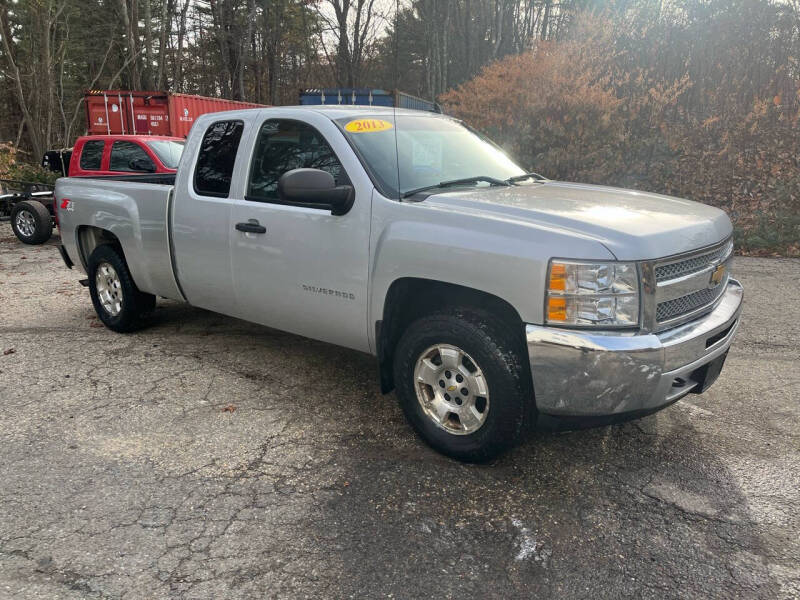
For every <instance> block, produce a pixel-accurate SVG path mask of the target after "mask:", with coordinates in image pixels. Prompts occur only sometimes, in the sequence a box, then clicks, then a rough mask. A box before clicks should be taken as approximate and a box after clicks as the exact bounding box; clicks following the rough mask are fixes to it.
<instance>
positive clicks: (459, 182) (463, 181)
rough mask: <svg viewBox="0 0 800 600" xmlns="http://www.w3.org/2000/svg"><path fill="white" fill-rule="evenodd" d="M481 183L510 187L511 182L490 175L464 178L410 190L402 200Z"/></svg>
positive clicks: (404, 194)
mask: <svg viewBox="0 0 800 600" xmlns="http://www.w3.org/2000/svg"><path fill="white" fill-rule="evenodd" d="M479 181H485V182H486V183H489V184H491V185H502V186H509V185H511V182H510V181H508V180H506V181H503V180H502V179H497V178H496V177H489V176H488V175H477V176H475V177H464V178H462V179H450V180H449V181H440V182H439V183H436V184H434V185H426V186H425V187H421V188H417V189H415V190H409V191H407V192H404V193H403V195H402V196H401V198H408V197H409V196H413V195H414V194H419V193H420V192H427V191H428V190H435V189H436V188H443V187H451V186H454V185H468V184H470V183H478V182H479Z"/></svg>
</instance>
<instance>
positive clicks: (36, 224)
mask: <svg viewBox="0 0 800 600" xmlns="http://www.w3.org/2000/svg"><path fill="white" fill-rule="evenodd" d="M11 229H13V230H14V235H16V236H17V238H18V239H19V241H21V242H22V243H23V244H44V243H45V242H46V241H47V240H49V239H50V236H51V235H52V234H53V220H52V218H51V217H50V211H48V210H47V207H46V206H45V205H44V204H42V203H41V202H37V201H36V200H23V201H22V202H18V203H17V204H16V205H14V208H12V209H11Z"/></svg>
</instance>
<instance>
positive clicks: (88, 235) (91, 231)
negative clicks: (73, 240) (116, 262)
mask: <svg viewBox="0 0 800 600" xmlns="http://www.w3.org/2000/svg"><path fill="white" fill-rule="evenodd" d="M103 244H110V245H112V246H115V247H116V248H117V250H119V252H120V254H121V255H122V257H123V259H124V258H125V254H124V253H123V252H122V244H120V241H119V238H117V236H115V235H114V234H113V233H111V232H110V231H108V230H107V229H101V228H99V227H94V226H92V225H82V226H81V227H79V228H78V254H79V255H80V259H81V263H83V268H84V270H86V269H87V267H88V263H89V256H91V254H92V252H94V249H95V248H97V247H98V246H101V245H103Z"/></svg>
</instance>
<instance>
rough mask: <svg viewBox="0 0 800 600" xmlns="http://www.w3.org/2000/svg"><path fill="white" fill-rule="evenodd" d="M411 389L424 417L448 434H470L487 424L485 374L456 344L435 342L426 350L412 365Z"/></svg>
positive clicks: (487, 386)
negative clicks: (412, 378)
mask: <svg viewBox="0 0 800 600" xmlns="http://www.w3.org/2000/svg"><path fill="white" fill-rule="evenodd" d="M414 389H415V391H416V393H417V401H418V402H419V405H420V407H421V408H422V411H423V413H424V414H425V416H426V417H428V419H430V420H431V421H432V422H433V423H434V424H435V425H436V426H437V427H439V428H441V429H444V430H445V431H447V432H448V433H451V434H453V435H469V434H471V433H475V432H476V431H478V430H479V429H480V428H481V427H482V426H483V425H484V423H486V417H487V416H488V414H489V385H488V383H487V381H486V376H485V375H484V373H483V370H482V369H481V368H480V367H479V366H478V363H476V362H475V360H474V359H473V358H472V357H471V356H470V355H469V354H467V353H466V352H464V351H463V350H462V349H461V348H459V347H458V346H453V345H451V344H436V345H434V346H431V347H430V348H428V349H427V350H425V351H424V352H423V353H422V354H421V355H420V357H419V358H418V359H417V363H416V366H415V368H414Z"/></svg>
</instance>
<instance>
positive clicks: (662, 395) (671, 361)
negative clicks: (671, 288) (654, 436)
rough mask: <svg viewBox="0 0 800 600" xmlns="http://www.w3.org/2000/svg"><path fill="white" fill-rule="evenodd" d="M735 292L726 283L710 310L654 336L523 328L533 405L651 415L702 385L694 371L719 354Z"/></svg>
mask: <svg viewBox="0 0 800 600" xmlns="http://www.w3.org/2000/svg"><path fill="white" fill-rule="evenodd" d="M742 296H743V290H742V286H741V284H740V283H739V282H738V281H736V280H735V279H731V280H729V281H728V284H727V287H726V289H725V292H724V293H723V294H722V297H721V298H720V300H719V302H718V303H717V305H716V306H715V307H714V309H713V310H712V311H711V312H710V313H708V314H706V315H704V316H702V317H700V318H698V319H695V320H694V321H690V322H689V323H685V324H683V325H680V326H678V327H675V328H673V329H668V330H666V331H662V332H660V333H647V334H642V333H636V332H588V331H586V330H577V329H558V328H556V327H542V326H539V325H527V326H526V328H525V333H526V337H527V342H528V355H529V357H530V363H531V374H532V376H533V387H534V393H535V396H536V407H537V409H538V411H539V412H540V413H542V414H545V415H555V416H564V417H600V416H610V415H624V414H626V413H633V414H635V413H644V412H652V411H654V410H657V409H658V408H660V407H663V406H666V405H668V404H671V403H672V402H675V401H676V400H678V399H679V398H681V397H683V396H685V395H686V394H688V393H690V392H692V391H698V390H699V389H700V386H701V385H702V383H703V382H702V381H701V380H700V379H701V374H702V372H703V370H702V369H701V367H703V366H704V365H706V364H708V363H710V362H711V361H713V360H714V359H715V358H717V357H719V356H721V355H722V354H724V353H725V352H727V350H728V348H729V347H730V345H731V342H732V341H733V337H734V336H735V335H736V330H737V329H738V327H739V314H740V312H741V308H742Z"/></svg>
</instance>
